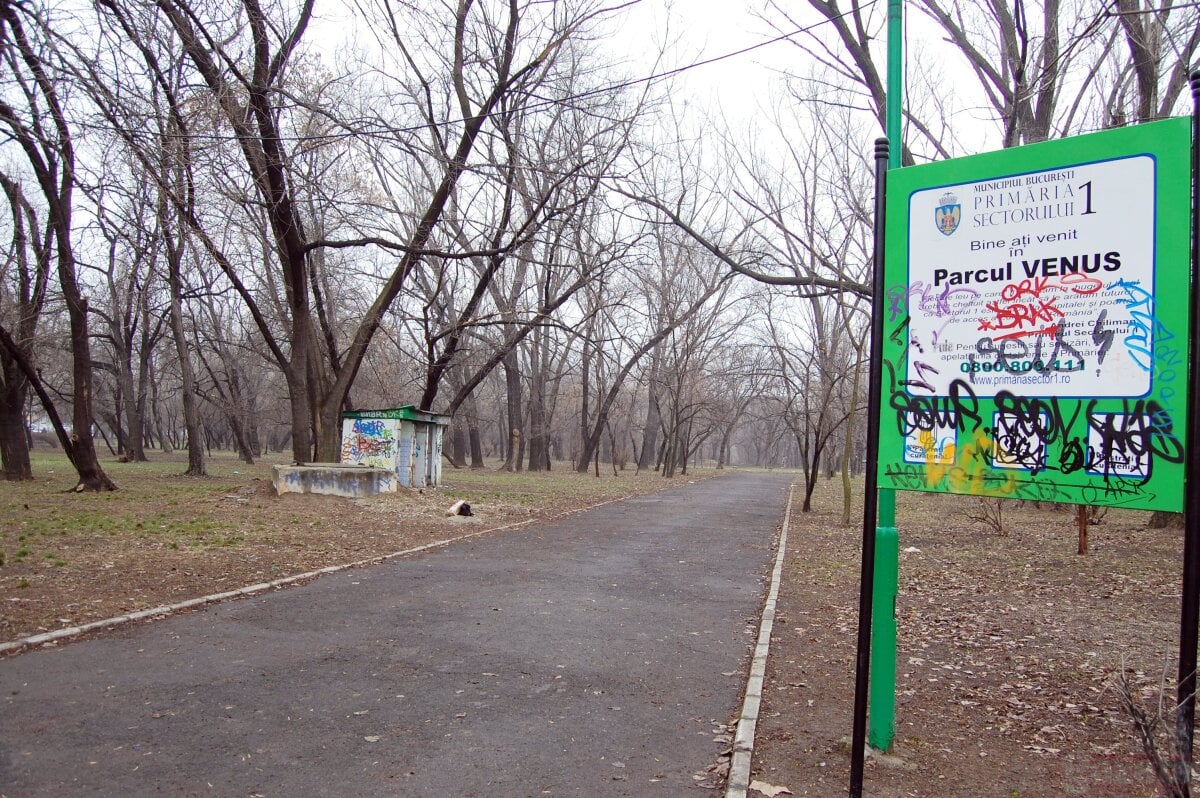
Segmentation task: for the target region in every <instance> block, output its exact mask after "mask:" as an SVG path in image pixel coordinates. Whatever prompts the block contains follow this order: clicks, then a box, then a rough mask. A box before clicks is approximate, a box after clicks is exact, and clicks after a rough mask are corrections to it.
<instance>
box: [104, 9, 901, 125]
mask: <svg viewBox="0 0 1200 798" xmlns="http://www.w3.org/2000/svg"><path fill="white" fill-rule="evenodd" d="M876 2H878V0H871V2H869V3H868V4H867V5H866V6H864V7H869V6H872V5H875V3H876ZM859 10H861V8H860V9H859ZM853 12H854V10H853V9H851V10H849V11H845V12H842V13H841V14H836V15H834V16H832V17H828V18H825V19H822V20H821V21H819V22H816V23H814V24H812V25H805V26H801V27H798V28H796V29H795V30H793V31H790V32H788V33H783V34H780V35H778V36H775V37H774V38H771V39H767V40H764V41H761V42H758V43H756V44H752V45H749V46H747V47H743V48H741V49H738V50H733V51H730V52H727V53H722V54H721V55H716V56H712V57H710V58H705V59H702V60H699V61H693V62H691V63H689V64H685V65H683V66H679V67H675V68H673V69H668V70H665V71H663V72H656V73H654V74H651V75H646V76H643V77H640V78H631V79H629V80H625V81H622V82H619V83H613V84H609V85H607V86H601V87H598V88H595V89H588V90H586V91H581V92H576V93H575V94H569V95H566V96H565V97H537V95H533V94H531V95H530V96H533V97H537V100H536V101H535V102H533V103H530V104H528V105H526V106H525V108H524V109H523V110H526V111H538V110H542V109H544V108H548V107H553V106H556V105H566V104H569V103H574V102H577V101H579V100H585V99H588V98H590V97H596V96H600V95H606V94H614V93H616V92H619V91H622V90H624V89H628V88H632V87H634V86H639V85H650V84H653V83H659V82H662V81H664V80H667V79H669V78H673V77H675V76H677V75H681V74H683V73H685V72H690V71H691V70H694V69H699V68H701V67H705V66H709V65H711V64H716V63H720V62H722V61H728V60H729V59H732V58H737V57H739V56H742V55H745V54H747V53H751V52H754V51H755V50H760V49H762V48H764V47H769V46H771V45H774V44H778V43H779V42H782V41H788V40H790V39H791V38H792V37H793V36H797V35H800V34H803V33H809V32H811V31H813V30H816V29H817V28H819V27H821V26H823V25H827V24H829V23H831V22H833V21H834V20H837V19H841V18H842V17H846V16H849V15H850V14H851V13H853ZM500 113H502V111H492V112H490V113H489V114H487V116H489V117H492V116H497V115H499V114H500ZM473 118H477V117H473ZM465 122H466V119H465V118H462V117H459V118H455V119H448V120H445V121H440V122H423V123H421V124H418V125H410V126H406V127H378V128H375V129H374V130H372V129H368V128H367V127H363V128H361V129H347V130H345V131H343V132H340V133H323V134H318V135H309V136H297V135H288V136H280V137H279V140H280V141H305V142H319V141H334V140H339V139H351V138H357V137H360V136H364V137H368V136H381V135H398V134H403V133H417V132H420V131H422V130H429V129H431V128H441V127H452V126H454V125H461V124H464V123H465ZM341 126H342V127H350V126H349V125H346V124H341ZM91 127H92V128H93V129H98V130H99V129H103V130H118V131H119V132H123V133H125V134H126V135H131V136H132V135H136V133H137V131H135V130H132V129H125V130H119V129H117V128H115V127H113V126H108V125H92V126H91ZM155 138H179V139H182V138H186V139H192V140H195V139H205V140H210V141H234V140H236V139H237V136H236V135H234V134H228V135H225V134H217V133H203V134H194V133H193V134H188V135H184V134H180V133H161V134H156V136H155Z"/></svg>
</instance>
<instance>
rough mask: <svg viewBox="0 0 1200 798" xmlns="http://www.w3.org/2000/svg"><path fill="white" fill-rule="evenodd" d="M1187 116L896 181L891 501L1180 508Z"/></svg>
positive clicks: (887, 364)
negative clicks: (903, 493) (932, 498)
mask: <svg viewBox="0 0 1200 798" xmlns="http://www.w3.org/2000/svg"><path fill="white" fill-rule="evenodd" d="M1190 146H1191V133H1190V120H1189V119H1186V118H1179V119H1168V120H1165V121H1161V122H1155V123H1151V124H1146V125H1139V126H1136V127H1129V128H1121V129H1118V130H1109V131H1104V132H1101V133H1093V134H1089V135H1085V136H1077V137H1074V138H1070V139H1061V140H1057V141H1051V142H1045V143H1042V144H1035V145H1030V146H1027V147H1020V148H1016V149H1010V150H1003V151H1000V152H993V153H987V154H984V155H976V156H972V157H969V158H959V159H955V160H951V161H942V162H938V163H933V164H928V165H925V166H917V167H911V168H907V169H900V170H892V171H890V172H889V173H888V186H887V232H886V250H885V254H886V260H885V263H886V268H885V273H886V287H885V290H886V291H887V294H886V302H885V312H886V315H885V317H884V336H885V341H884V350H883V378H884V382H883V390H884V392H885V393H884V396H883V397H882V402H881V406H882V418H880V419H879V424H880V451H879V462H880V467H879V487H881V488H895V489H899V490H925V491H940V492H948V493H959V494H969V495H977V496H995V497H1006V498H1022V499H1034V500H1042V501H1055V502H1069V503H1076V504H1095V505H1109V506H1121V507H1131V508H1142V509H1155V510H1168V511H1175V512H1179V511H1182V508H1183V474H1184V450H1183V440H1184V425H1185V422H1186V416H1185V408H1186V400H1187V397H1186V394H1187V385H1188V367H1187V364H1188V340H1187V331H1188V285H1189V276H1188V275H1189V269H1188V259H1189V229H1190V227H1189V220H1190V213H1191V209H1190V206H1191V193H1190V177H1189V175H1190V160H1189V156H1190Z"/></svg>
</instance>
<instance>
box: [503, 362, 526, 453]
mask: <svg viewBox="0 0 1200 798" xmlns="http://www.w3.org/2000/svg"><path fill="white" fill-rule="evenodd" d="M504 385H505V388H506V389H507V391H506V395H507V401H506V406H507V410H508V430H509V433H508V440H509V445H508V451H507V452H506V453H505V456H504V470H505V471H520V470H521V465H522V461H523V460H524V458H525V436H524V434H523V432H522V428H523V427H524V422H523V420H522V415H523V413H524V407H523V406H522V405H523V404H524V403H523V401H522V396H521V393H522V392H521V363H520V357H519V355H518V353H517V351H516V350H515V349H514V350H513V351H511V352H509V353H508V354H506V355H505V356H504Z"/></svg>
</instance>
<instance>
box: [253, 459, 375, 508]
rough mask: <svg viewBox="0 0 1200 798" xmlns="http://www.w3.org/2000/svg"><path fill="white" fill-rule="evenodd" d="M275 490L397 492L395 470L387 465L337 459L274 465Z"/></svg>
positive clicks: (351, 494) (360, 494) (353, 495)
mask: <svg viewBox="0 0 1200 798" xmlns="http://www.w3.org/2000/svg"><path fill="white" fill-rule="evenodd" d="M272 471H273V472H274V482H275V492H276V493H277V494H279V495H281V496H282V495H283V494H285V493H316V494H320V495H323V496H344V497H346V498H348V499H361V498H365V497H367V496H378V495H379V494H380V493H395V492H396V473H395V472H394V471H391V470H389V469H386V468H365V467H363V466H356V465H343V464H339V463H308V464H305V465H277V466H274V467H273V469H272Z"/></svg>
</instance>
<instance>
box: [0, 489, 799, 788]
mask: <svg viewBox="0 0 1200 798" xmlns="http://www.w3.org/2000/svg"><path fill="white" fill-rule="evenodd" d="M789 480H790V478H789V476H788V475H784V474H762V473H737V472H735V473H731V474H727V475H723V476H720V477H717V478H714V479H710V480H706V481H702V482H696V483H691V484H684V485H681V486H680V487H678V488H675V489H672V490H669V491H667V492H664V493H658V494H654V495H650V496H643V497H638V498H633V499H628V500H625V501H621V502H615V503H612V504H608V505H604V506H602V507H598V508H595V509H592V510H588V511H585V512H581V513H576V514H573V515H570V516H566V517H564V518H562V519H560V520H558V521H556V522H552V523H545V524H539V525H536V526H531V527H527V528H524V529H520V530H512V531H502V532H497V533H495V534H489V535H482V536H479V537H476V538H472V539H469V540H464V541H461V542H458V543H455V544H452V545H450V546H448V547H446V548H444V549H440V550H435V551H430V552H424V553H421V554H418V555H414V556H412V557H407V558H399V559H395V560H391V561H388V562H386V563H384V564H381V565H377V566H371V567H365V568H357V569H352V570H348V571H342V572H338V573H335V574H330V575H326V576H323V577H321V578H320V579H318V580H316V581H314V582H312V583H309V584H306V585H302V586H299V587H294V588H290V589H287V590H281V591H278V592H274V593H270V594H267V595H262V596H258V597H255V598H249V599H244V600H239V601H230V602H226V603H223V604H219V605H214V606H211V607H209V608H207V609H204V610H202V611H195V612H189V613H183V614H179V615H176V616H173V617H170V618H167V619H163V620H158V621H154V622H152V623H146V624H141V625H129V626H125V627H120V628H118V629H117V630H114V631H111V632H107V633H104V634H103V635H100V636H97V637H94V638H92V639H86V640H80V641H76V642H71V643H66V644H62V645H59V646H57V647H54V648H43V649H39V650H35V651H31V652H28V653H24V654H20V655H18V656H12V657H9V658H7V659H5V660H3V661H0V794H2V795H3V796H5V798H17V796H76V795H111V796H143V795H170V796H175V795H179V796H184V795H189V796H190V795H197V796H210V795H211V796H254V795H259V796H326V795H328V796H422V797H424V796H454V797H456V798H457V797H459V796H462V797H464V798H465V797H466V796H480V797H481V798H482V797H484V796H487V798H510V797H511V798H519V797H521V796H540V795H552V796H586V797H587V798H596V797H598V796H638V797H639V798H641V797H642V796H703V795H705V794H706V789H705V787H704V786H702V785H703V782H702V781H701V780H700V779H698V778H697V777H700V776H704V775H705V772H706V769H707V768H708V767H709V766H710V765H712V764H714V763H715V762H716V761H717V760H718V757H719V756H720V754H721V752H722V751H723V750H725V749H728V747H729V746H728V743H727V742H721V741H719V740H718V739H714V738H719V736H720V735H719V733H720V731H721V724H726V723H729V722H730V720H731V719H732V718H733V717H735V715H736V714H737V708H738V702H739V699H740V690H741V687H742V684H743V680H744V676H745V665H746V662H747V657H748V653H749V649H750V647H751V646H752V644H753V642H754V632H755V628H756V624H757V617H758V612H759V609H760V603H761V600H762V596H763V593H764V588H763V584H764V579H765V578H766V576H767V572H768V570H769V565H770V561H771V556H772V551H773V548H774V544H775V540H776V530H777V526H778V522H779V521H780V519H781V517H782V514H783V506H784V500H785V496H786V490H787V486H788V483H789ZM479 509H480V510H481V511H483V512H484V513H486V507H480V508H479ZM708 792H709V793H710V794H715V791H712V790H708Z"/></svg>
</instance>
